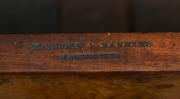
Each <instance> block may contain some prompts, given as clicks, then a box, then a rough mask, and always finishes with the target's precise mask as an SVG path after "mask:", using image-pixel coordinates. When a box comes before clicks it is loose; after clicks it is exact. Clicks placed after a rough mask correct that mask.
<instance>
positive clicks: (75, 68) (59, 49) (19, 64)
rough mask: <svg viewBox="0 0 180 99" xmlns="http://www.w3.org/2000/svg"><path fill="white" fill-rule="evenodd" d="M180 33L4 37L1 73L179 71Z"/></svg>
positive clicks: (0, 41) (1, 38)
mask: <svg viewBox="0 0 180 99" xmlns="http://www.w3.org/2000/svg"><path fill="white" fill-rule="evenodd" d="M179 45H180V34H179V33H49V34H1V35H0V72H1V73H6V72H7V73H8V72H10V73H11V72H119V71H180V47H179Z"/></svg>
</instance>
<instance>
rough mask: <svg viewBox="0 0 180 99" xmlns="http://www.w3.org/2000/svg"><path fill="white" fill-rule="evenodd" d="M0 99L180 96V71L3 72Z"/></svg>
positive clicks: (175, 98)
mask: <svg viewBox="0 0 180 99" xmlns="http://www.w3.org/2000/svg"><path fill="white" fill-rule="evenodd" d="M0 91H1V92H0V98H1V99H14V98H15V97H16V98H18V99H180V94H179V92H180V73H179V72H146V73H145V72H144V73H141V72H139V73H136V72H124V73H123V72H121V73H60V74H59V73H58V74H56V73H55V74H54V73H52V74H21V73H20V74H0Z"/></svg>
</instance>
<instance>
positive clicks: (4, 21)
mask: <svg viewBox="0 0 180 99" xmlns="http://www.w3.org/2000/svg"><path fill="white" fill-rule="evenodd" d="M179 10H180V1H179V0H172V1H169V0H158V1H157V0H16V1H14V0H0V33H40V32H41V33H50V32H178V31H180V25H179V24H180V18H179V17H180V13H179Z"/></svg>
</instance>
